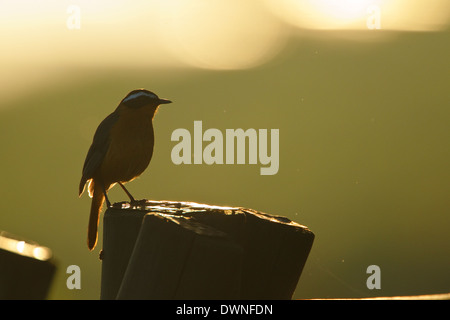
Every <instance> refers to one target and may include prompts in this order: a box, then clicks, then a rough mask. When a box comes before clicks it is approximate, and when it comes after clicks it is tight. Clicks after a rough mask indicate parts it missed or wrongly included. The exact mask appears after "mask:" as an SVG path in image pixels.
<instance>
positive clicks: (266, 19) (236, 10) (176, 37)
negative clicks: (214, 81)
mask: <svg viewBox="0 0 450 320" xmlns="http://www.w3.org/2000/svg"><path fill="white" fill-rule="evenodd" d="M158 11H159V12H160V13H161V16H163V17H165V19H164V21H161V23H159V27H160V28H159V29H158V32H159V33H160V34H161V35H162V37H163V39H164V43H165V45H166V47H167V48H168V49H169V50H170V51H171V52H172V54H173V55H174V56H176V57H177V58H178V59H180V60H181V61H183V62H184V63H187V64H188V65H193V66H196V67H201V68H207V69H245V68H250V67H254V66H257V65H260V64H261V63H263V62H265V61H267V60H268V59H270V58H272V57H273V55H274V54H276V53H277V52H278V51H279V50H280V49H281V47H282V45H283V44H284V36H283V33H282V29H281V25H280V23H278V22H277V21H276V20H275V19H273V17H272V16H271V15H270V14H268V13H267V12H266V11H265V10H264V8H263V7H261V6H257V5H256V2H253V1H239V0H228V1H221V0H208V1H202V0H191V1H174V0H172V1H161V2H158Z"/></svg>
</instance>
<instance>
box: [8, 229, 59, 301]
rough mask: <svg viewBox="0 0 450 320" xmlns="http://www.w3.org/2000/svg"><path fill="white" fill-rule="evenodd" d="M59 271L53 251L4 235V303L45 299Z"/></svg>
mask: <svg viewBox="0 0 450 320" xmlns="http://www.w3.org/2000/svg"><path fill="white" fill-rule="evenodd" d="M55 271H56V265H55V262H54V261H53V260H52V259H51V251H50V249H48V248H45V247H41V246H39V245H37V244H36V243H30V242H28V241H26V240H20V239H18V238H16V237H11V236H10V235H6V234H5V233H2V232H0V300H7V299H12V300H18V299H20V300H42V299H45V298H46V296H47V293H48V290H49V288H50V285H51V283H52V280H53V276H54V274H55Z"/></svg>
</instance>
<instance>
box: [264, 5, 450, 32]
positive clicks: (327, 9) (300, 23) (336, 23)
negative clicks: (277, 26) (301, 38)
mask: <svg viewBox="0 0 450 320" xmlns="http://www.w3.org/2000/svg"><path fill="white" fill-rule="evenodd" d="M266 3H267V4H268V6H269V7H270V9H271V10H272V11H273V12H274V13H276V14H277V15H278V16H279V17H280V18H282V19H283V20H285V21H286V22H288V23H290V24H292V25H295V26H297V27H300V28H305V29H326V30H333V29H350V30H367V29H368V20H369V19H373V18H374V17H373V15H374V14H375V13H377V14H379V16H378V17H377V18H379V19H380V26H381V27H380V28H379V29H383V30H406V31H436V30H441V29H443V28H445V27H447V26H448V25H449V23H450V1H447V0H431V1H423V0H395V1H393V0H302V1H299V0H266Z"/></svg>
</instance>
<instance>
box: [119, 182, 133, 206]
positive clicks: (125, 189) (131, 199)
mask: <svg viewBox="0 0 450 320" xmlns="http://www.w3.org/2000/svg"><path fill="white" fill-rule="evenodd" d="M119 186H121V187H122V189H123V191H125V193H126V194H127V196H128V198H130V202H131V203H135V202H136V200H135V199H134V197H133V196H132V195H131V193H130V192H129V191H128V190H127V188H125V186H124V185H123V184H122V182H119Z"/></svg>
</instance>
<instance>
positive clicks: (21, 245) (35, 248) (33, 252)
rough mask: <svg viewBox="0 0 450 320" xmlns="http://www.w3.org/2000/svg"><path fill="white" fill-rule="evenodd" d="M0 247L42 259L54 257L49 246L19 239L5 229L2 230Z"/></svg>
mask: <svg viewBox="0 0 450 320" xmlns="http://www.w3.org/2000/svg"><path fill="white" fill-rule="evenodd" d="M0 249H2V250H6V251H10V252H14V253H16V254H20V255H22V256H26V257H30V258H34V259H37V260H41V261H46V260H49V259H50V258H51V257H52V251H51V250H50V249H49V248H46V247H43V246H40V245H38V244H37V243H31V242H28V241H25V240H20V239H17V238H16V237H14V236H12V235H10V234H8V233H7V232H4V231H1V232H0Z"/></svg>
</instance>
